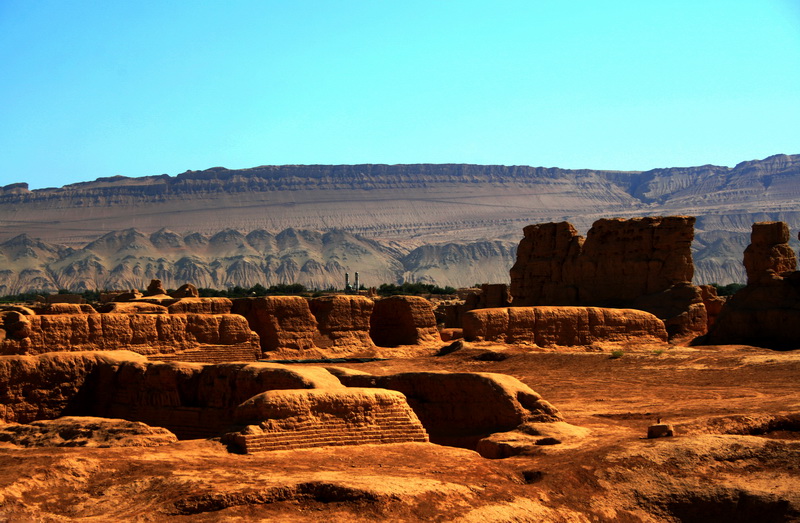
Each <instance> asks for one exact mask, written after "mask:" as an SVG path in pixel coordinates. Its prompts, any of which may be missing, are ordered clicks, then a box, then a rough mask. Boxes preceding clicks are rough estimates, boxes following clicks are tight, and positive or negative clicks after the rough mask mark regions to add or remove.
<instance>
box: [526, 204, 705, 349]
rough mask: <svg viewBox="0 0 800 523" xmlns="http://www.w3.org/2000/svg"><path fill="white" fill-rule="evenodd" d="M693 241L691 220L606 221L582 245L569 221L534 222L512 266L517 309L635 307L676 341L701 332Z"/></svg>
mask: <svg viewBox="0 0 800 523" xmlns="http://www.w3.org/2000/svg"><path fill="white" fill-rule="evenodd" d="M693 237H694V218H693V217H688V216H669V217H646V218H634V219H628V220H624V219H621V218H615V219H602V220H598V221H596V222H595V223H594V224H593V226H592V228H591V229H590V230H589V232H588V234H587V236H586V239H585V240H584V239H583V238H582V237H581V236H580V235H578V233H577V231H576V230H575V228H574V227H572V225H570V224H569V223H567V222H561V223H546V224H539V225H530V226H528V227H525V229H524V238H523V239H522V241H521V242H520V245H519V249H518V251H517V262H516V263H515V264H514V266H513V267H512V269H511V294H512V296H513V302H512V305H513V306H515V307H517V306H534V305H584V306H599V307H615V308H636V309H641V310H645V311H648V312H652V313H653V314H655V315H657V316H658V317H659V318H660V319H662V320H664V321H665V323H666V326H667V331H668V333H669V334H670V336H671V337H673V338H675V339H685V338H692V337H695V336H697V335H700V334H703V333H705V329H706V327H707V318H706V317H705V307H704V305H703V301H702V295H701V292H700V290H699V289H697V288H695V287H694V286H692V285H691V280H692V276H693V273H694V265H693V263H692V254H691V243H692V239H693Z"/></svg>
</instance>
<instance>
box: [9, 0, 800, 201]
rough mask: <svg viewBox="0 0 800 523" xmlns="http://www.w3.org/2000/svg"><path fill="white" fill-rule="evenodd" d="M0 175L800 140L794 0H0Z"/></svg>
mask: <svg viewBox="0 0 800 523" xmlns="http://www.w3.org/2000/svg"><path fill="white" fill-rule="evenodd" d="M0 100H2V102H0V123H2V125H0V186H2V185H6V184H10V183H15V182H28V183H29V184H30V185H31V188H40V187H52V186H61V185H64V184H67V183H73V182H78V181H87V180H93V179H95V178H98V177H101V176H114V175H120V174H121V175H124V176H147V175H158V174H162V173H167V174H171V175H175V174H178V173H180V172H183V171H186V170H188V169H193V170H199V169H206V168H209V167H214V166H224V167H228V168H245V167H253V166H257V165H265V164H342V163H480V164H506V165H533V166H547V167H553V166H557V167H564V168H584V167H585V168H594V169H626V170H646V169H651V168H655V167H671V166H687V165H702V164H706V163H712V164H718V165H731V166H732V165H734V164H736V163H738V162H740V161H743V160H751V159H756V158H763V157H766V156H769V155H772V154H776V153H788V154H793V153H800V125H798V122H800V2H798V0H727V1H716V0H708V1H704V0H692V1H670V0H662V1H658V2H650V1H642V0H637V1H629V2H628V1H603V2H599V1H573V2H568V1H556V0H552V1H545V0H542V1H539V0H526V1H505V0H495V1H492V2H489V1H469V0H467V1H436V0H426V1H416V0H403V1H399V0H398V1H394V2H389V1H381V0H371V1H349V0H337V1H333V0H318V1H308V0H283V1H272V0H263V1H244V0H240V1H237V0H227V1H224V2H223V1H219V2H214V1H198V0H194V1H178V0H160V1H148V0H139V1H136V2H132V1H131V2H127V1H107V0H104V1H94V2H91V1H82V0H73V1H70V2H64V1H60V0H59V1H55V0H38V1H32V0H0Z"/></svg>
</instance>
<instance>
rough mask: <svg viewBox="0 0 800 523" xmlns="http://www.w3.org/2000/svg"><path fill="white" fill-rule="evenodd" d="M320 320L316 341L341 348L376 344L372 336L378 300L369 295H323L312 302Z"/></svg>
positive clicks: (328, 346)
mask: <svg viewBox="0 0 800 523" xmlns="http://www.w3.org/2000/svg"><path fill="white" fill-rule="evenodd" d="M308 304H309V308H310V309H311V313H312V314H313V315H314V318H316V320H317V329H318V334H317V335H316V336H315V337H314V345H316V346H317V347H320V348H332V349H333V352H334V353H335V352H336V349H337V348H340V349H367V348H374V346H375V344H374V343H372V338H370V336H369V320H370V317H371V316H372V310H373V308H374V302H373V301H372V300H371V299H369V298H367V297H365V296H343V295H337V296H322V297H320V298H313V299H311V300H309V302H308Z"/></svg>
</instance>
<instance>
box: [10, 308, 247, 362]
mask: <svg viewBox="0 0 800 523" xmlns="http://www.w3.org/2000/svg"><path fill="white" fill-rule="evenodd" d="M1 316H2V318H0V319H2V320H3V325H2V326H0V328H2V329H3V330H4V331H5V332H6V333H7V335H6V336H5V339H3V340H2V341H0V354H41V353H45V352H53V351H85V350H131V351H133V352H137V353H139V354H143V355H146V356H149V357H152V358H160V359H164V358H177V357H180V358H181V359H185V360H192V361H207V362H213V361H254V360H255V359H257V357H258V355H259V354H260V350H259V346H258V336H256V335H255V334H254V333H253V332H252V331H251V330H250V327H249V325H248V324H247V321H246V320H245V319H244V318H242V317H241V316H238V315H234V314H216V315H208V314H59V315H44V316H40V315H34V316H24V317H22V316H19V315H18V313H2V315H1Z"/></svg>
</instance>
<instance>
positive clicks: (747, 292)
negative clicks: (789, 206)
mask: <svg viewBox="0 0 800 523" xmlns="http://www.w3.org/2000/svg"><path fill="white" fill-rule="evenodd" d="M789 237H790V234H789V227H788V226H787V225H786V224H785V223H783V222H758V223H754V224H753V230H752V234H751V242H750V245H749V246H748V247H747V249H746V250H745V251H744V266H745V269H746V270H747V286H745V287H744V288H743V289H741V290H740V291H738V292H737V293H736V294H734V295H733V296H732V297H731V298H730V299H729V300H728V301H727V302H726V303H725V305H724V306H723V307H722V309H721V311H720V313H719V317H718V318H717V320H716V322H715V323H714V326H713V327H712V328H711V329H710V331H709V333H708V335H707V336H706V337H705V338H703V340H702V342H703V343H708V344H719V345H722V344H734V343H736V344H748V345H755V346H758V347H768V348H772V349H783V350H791V349H797V348H800V330H798V329H797V325H798V324H800V272H798V271H797V270H796V268H797V258H796V257H795V253H794V251H793V250H792V248H791V247H790V246H789Z"/></svg>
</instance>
